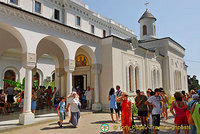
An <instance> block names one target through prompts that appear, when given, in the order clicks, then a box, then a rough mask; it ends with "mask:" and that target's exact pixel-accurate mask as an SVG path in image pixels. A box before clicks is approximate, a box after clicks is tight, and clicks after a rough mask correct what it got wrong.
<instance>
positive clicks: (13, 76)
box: [4, 70, 16, 89]
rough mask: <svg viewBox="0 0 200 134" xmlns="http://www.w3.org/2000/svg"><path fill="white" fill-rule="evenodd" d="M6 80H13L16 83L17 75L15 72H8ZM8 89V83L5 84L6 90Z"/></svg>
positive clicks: (5, 76) (5, 75)
mask: <svg viewBox="0 0 200 134" xmlns="http://www.w3.org/2000/svg"><path fill="white" fill-rule="evenodd" d="M4 80H12V81H15V80H16V74H15V72H14V71H13V70H7V71H6V72H5V74H4ZM6 88H7V83H6V82H4V89H6Z"/></svg>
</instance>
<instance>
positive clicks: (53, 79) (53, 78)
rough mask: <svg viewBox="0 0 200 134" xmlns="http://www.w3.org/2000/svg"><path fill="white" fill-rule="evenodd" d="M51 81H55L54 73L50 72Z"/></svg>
mask: <svg viewBox="0 0 200 134" xmlns="http://www.w3.org/2000/svg"><path fill="white" fill-rule="evenodd" d="M51 77H52V82H53V81H55V73H53V74H52V76H51Z"/></svg>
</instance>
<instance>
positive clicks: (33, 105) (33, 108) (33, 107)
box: [31, 101, 37, 110]
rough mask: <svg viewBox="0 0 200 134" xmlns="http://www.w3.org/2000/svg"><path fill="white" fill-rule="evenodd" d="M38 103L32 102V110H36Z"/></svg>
mask: <svg viewBox="0 0 200 134" xmlns="http://www.w3.org/2000/svg"><path fill="white" fill-rule="evenodd" d="M36 106H37V101H32V103H31V110H36Z"/></svg>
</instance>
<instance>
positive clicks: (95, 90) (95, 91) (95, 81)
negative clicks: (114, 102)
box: [94, 73, 99, 103]
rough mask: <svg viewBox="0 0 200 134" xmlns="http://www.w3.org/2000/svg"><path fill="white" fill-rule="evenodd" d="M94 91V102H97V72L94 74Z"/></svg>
mask: <svg viewBox="0 0 200 134" xmlns="http://www.w3.org/2000/svg"><path fill="white" fill-rule="evenodd" d="M94 77H95V78H94V86H95V87H94V93H95V101H94V102H95V103H99V76H98V73H95V74H94Z"/></svg>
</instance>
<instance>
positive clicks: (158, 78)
mask: <svg viewBox="0 0 200 134" xmlns="http://www.w3.org/2000/svg"><path fill="white" fill-rule="evenodd" d="M157 87H158V88H159V87H161V85H160V73H159V71H158V70H157Z"/></svg>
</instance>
